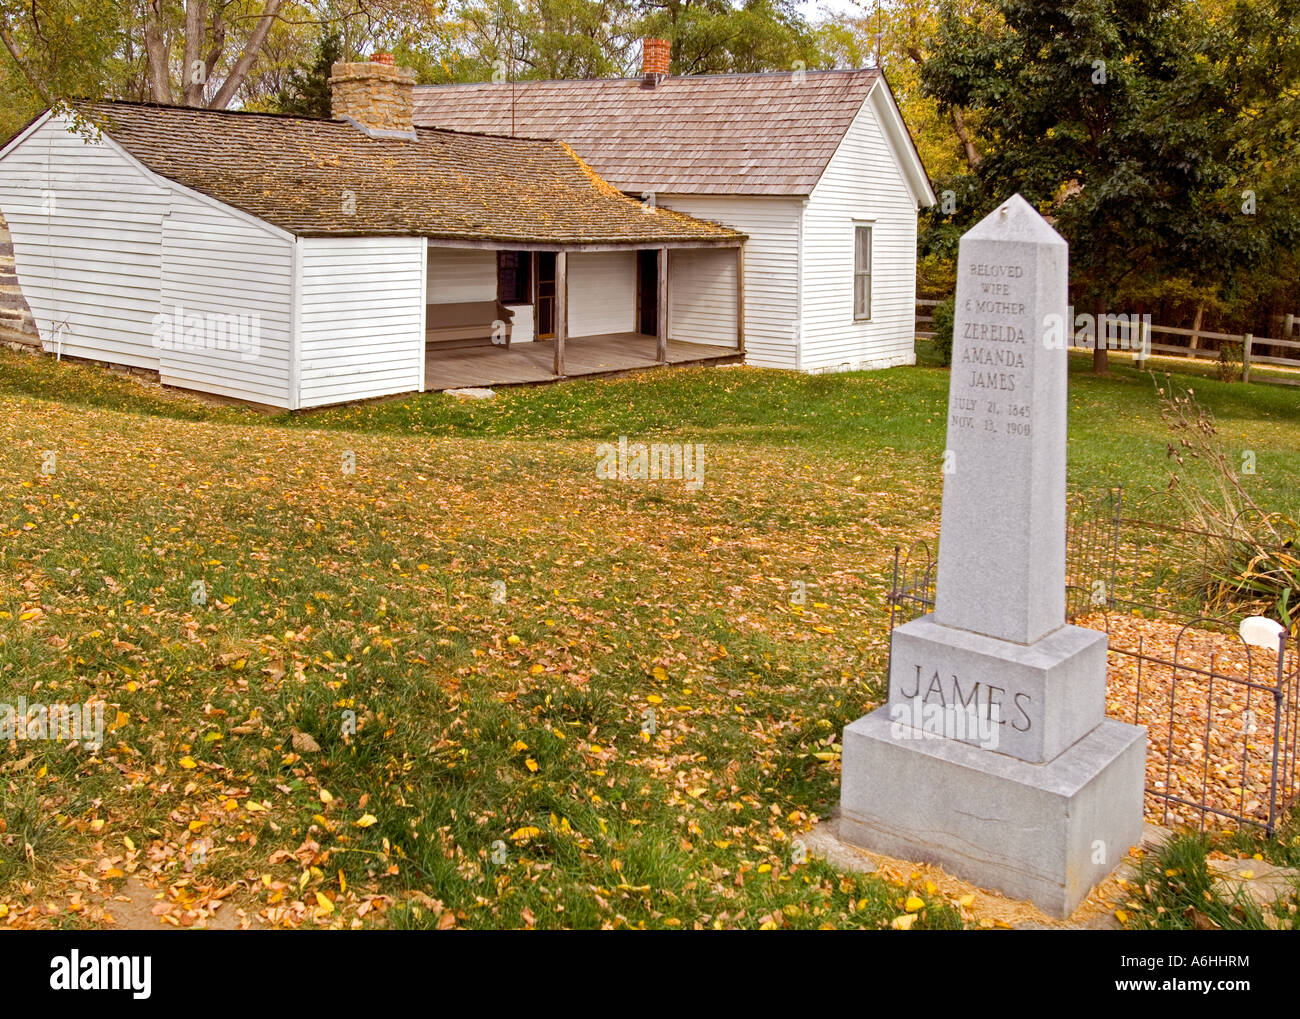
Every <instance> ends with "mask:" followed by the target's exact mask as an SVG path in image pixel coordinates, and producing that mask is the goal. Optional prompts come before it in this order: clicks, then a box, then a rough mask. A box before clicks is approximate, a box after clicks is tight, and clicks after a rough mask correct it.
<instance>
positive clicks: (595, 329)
mask: <svg viewBox="0 0 1300 1019" xmlns="http://www.w3.org/2000/svg"><path fill="white" fill-rule="evenodd" d="M567 272H568V277H569V335H570V336H600V335H602V334H604V333H630V332H632V331H633V330H635V329H636V252H635V251H575V252H571V253H570V254H569V257H568V270H567Z"/></svg>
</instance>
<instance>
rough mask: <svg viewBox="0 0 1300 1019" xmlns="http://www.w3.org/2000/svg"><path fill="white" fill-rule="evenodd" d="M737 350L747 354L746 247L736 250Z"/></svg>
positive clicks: (742, 246) (741, 246)
mask: <svg viewBox="0 0 1300 1019" xmlns="http://www.w3.org/2000/svg"><path fill="white" fill-rule="evenodd" d="M736 349H737V350H738V351H740V352H741V353H742V354H743V353H744V352H745V246H744V245H743V244H741V245H739V246H738V247H737V248H736Z"/></svg>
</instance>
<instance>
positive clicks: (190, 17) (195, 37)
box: [181, 0, 208, 106]
mask: <svg viewBox="0 0 1300 1019" xmlns="http://www.w3.org/2000/svg"><path fill="white" fill-rule="evenodd" d="M207 25H208V5H207V0H185V56H184V58H183V62H182V64H181V102H182V103H184V104H185V105H186V106H202V105H203V93H204V85H205V84H206V83H207V80H208V79H207V68H206V67H205V65H204V63H203V58H202V57H201V56H200V54H201V53H202V52H203V37H204V34H205V33H206V31H207Z"/></svg>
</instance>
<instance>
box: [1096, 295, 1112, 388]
mask: <svg viewBox="0 0 1300 1019" xmlns="http://www.w3.org/2000/svg"><path fill="white" fill-rule="evenodd" d="M1092 310H1093V320H1094V330H1095V331H1094V333H1093V344H1092V373H1093V374H1094V375H1109V374H1110V364H1109V362H1108V361H1107V353H1106V299H1105V298H1104V297H1098V298H1097V299H1096V300H1095V301H1094V302H1093V306H1092Z"/></svg>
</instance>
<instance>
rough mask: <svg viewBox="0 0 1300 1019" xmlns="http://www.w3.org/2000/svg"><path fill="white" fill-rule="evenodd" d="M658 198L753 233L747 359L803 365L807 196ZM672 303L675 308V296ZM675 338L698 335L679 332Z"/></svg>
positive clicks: (748, 260)
mask: <svg viewBox="0 0 1300 1019" xmlns="http://www.w3.org/2000/svg"><path fill="white" fill-rule="evenodd" d="M702 158H707V157H702ZM658 203H659V204H660V205H663V206H666V207H668V208H670V209H677V210H678V211H679V212H685V213H687V214H688V215H691V216H696V217H698V218H700V219H707V220H712V221H714V222H716V223H722V224H724V225H726V226H730V227H734V228H735V229H737V230H740V231H742V232H744V233H746V234H748V235H749V240H748V241H746V242H745V361H746V362H747V363H748V364H755V365H760V366H763V367H767V368H797V367H798V366H799V365H798V343H797V337H796V329H795V323H796V322H798V320H799V220H800V211H801V208H802V202H801V200H800V199H797V198H767V197H747V196H733V195H659V196H658ZM670 272H671V269H670ZM670 281H671V279H670ZM668 305H669V309H670V313H671V308H672V297H671V296H670V297H669V300H668ZM674 339H681V340H690V339H693V337H690V336H685V335H682V336H678V335H676V334H674Z"/></svg>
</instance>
